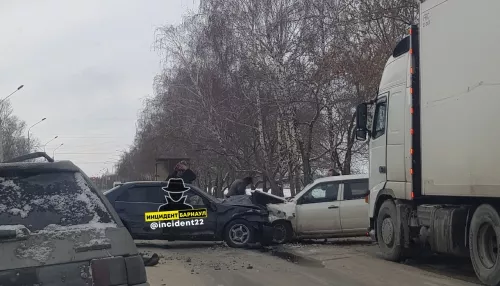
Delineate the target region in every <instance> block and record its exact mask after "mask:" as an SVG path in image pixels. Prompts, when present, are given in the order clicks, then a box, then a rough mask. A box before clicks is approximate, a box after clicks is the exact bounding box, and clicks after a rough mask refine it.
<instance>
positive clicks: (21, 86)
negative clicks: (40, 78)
mask: <svg viewBox="0 0 500 286" xmlns="http://www.w3.org/2000/svg"><path fill="white" fill-rule="evenodd" d="M23 87H24V85H23V84H21V85H20V86H19V87H18V88H17V89H16V90H14V91H13V92H11V93H10V94H9V95H7V96H6V97H5V98H4V99H2V101H0V103H3V102H4V101H6V100H7V99H8V98H9V97H11V96H12V95H13V94H14V93H16V92H18V91H19V90H20V89H21V88H23Z"/></svg>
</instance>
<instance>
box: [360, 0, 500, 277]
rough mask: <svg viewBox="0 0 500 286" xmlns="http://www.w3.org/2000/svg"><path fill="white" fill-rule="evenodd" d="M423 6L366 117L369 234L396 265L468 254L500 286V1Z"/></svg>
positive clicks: (364, 107) (440, 1)
mask: <svg viewBox="0 0 500 286" xmlns="http://www.w3.org/2000/svg"><path fill="white" fill-rule="evenodd" d="M419 2H420V17H419V23H418V24H416V25H412V26H411V27H410V28H409V31H408V35H407V36H406V37H404V38H403V39H402V40H401V41H400V42H399V43H398V44H397V45H396V47H395V48H394V50H393V53H392V56H391V57H390V58H389V60H388V61H387V63H386V65H385V68H384V71H383V73H382V78H381V82H380V85H379V91H378V93H377V95H376V96H375V97H374V99H373V100H371V101H370V102H366V103H362V104H360V105H358V107H357V111H356V113H357V115H356V123H357V127H356V138H357V139H358V140H370V142H369V154H370V155H369V156H370V166H369V176H370V179H369V186H370V198H369V204H370V209H369V220H370V227H369V230H368V231H369V233H370V235H371V236H372V238H373V239H375V240H376V241H377V242H378V245H379V248H380V251H381V253H382V255H383V257H384V258H385V259H387V260H391V261H399V260H401V259H403V258H406V257H408V256H411V255H412V254H414V253H417V252H418V251H422V249H423V248H425V249H430V250H431V251H432V252H434V253H442V254H450V255H456V256H468V257H470V260H471V262H472V264H473V266H474V270H475V272H476V274H477V276H478V278H479V279H480V280H481V282H483V283H484V284H486V285H500V259H499V255H500V254H499V253H500V252H499V244H500V215H499V211H500V148H499V149H497V148H496V147H495V146H498V145H496V144H497V143H499V144H500V120H499V121H497V120H496V119H495V118H496V116H497V111H498V110H499V109H498V108H499V107H500V48H499V47H500V17H498V13H499V11H500V1H499V0H479V1H472V0H420V1H419ZM498 115H499V117H500V113H498ZM368 117H370V119H371V120H368ZM369 121H370V124H368V122H369Z"/></svg>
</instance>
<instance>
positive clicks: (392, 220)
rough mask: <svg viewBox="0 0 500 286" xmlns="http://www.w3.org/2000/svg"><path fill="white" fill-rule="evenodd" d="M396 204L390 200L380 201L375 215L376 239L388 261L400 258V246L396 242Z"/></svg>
mask: <svg viewBox="0 0 500 286" xmlns="http://www.w3.org/2000/svg"><path fill="white" fill-rule="evenodd" d="M396 216H397V214H396V205H395V204H394V202H393V201H392V200H387V201H385V202H383V203H382V206H380V209H379V211H378V215H377V240H378V246H379V248H380V251H381V252H382V257H383V258H384V259H386V260H390V261H399V260H400V259H401V253H402V248H401V245H400V244H396V240H397V239H400V238H399V237H396V227H398V225H397V224H396V222H397V220H396Z"/></svg>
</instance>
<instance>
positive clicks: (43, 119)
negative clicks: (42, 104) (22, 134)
mask: <svg viewBox="0 0 500 286" xmlns="http://www.w3.org/2000/svg"><path fill="white" fill-rule="evenodd" d="M45 119H47V117H44V118H42V120H40V121H38V122H37V123H35V124H33V125H31V126H30V128H28V149H29V151H31V147H30V130H31V128H33V127H35V126H36V125H38V124H40V123H42V122H43V121H45Z"/></svg>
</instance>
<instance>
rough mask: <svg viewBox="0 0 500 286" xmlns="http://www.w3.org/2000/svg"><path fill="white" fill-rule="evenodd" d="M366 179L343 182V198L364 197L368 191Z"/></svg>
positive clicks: (357, 198)
mask: <svg viewBox="0 0 500 286" xmlns="http://www.w3.org/2000/svg"><path fill="white" fill-rule="evenodd" d="M368 191H369V189H368V180H355V181H348V182H344V200H346V201H348V200H360V199H364V198H365V196H366V194H367V193H368Z"/></svg>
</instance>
